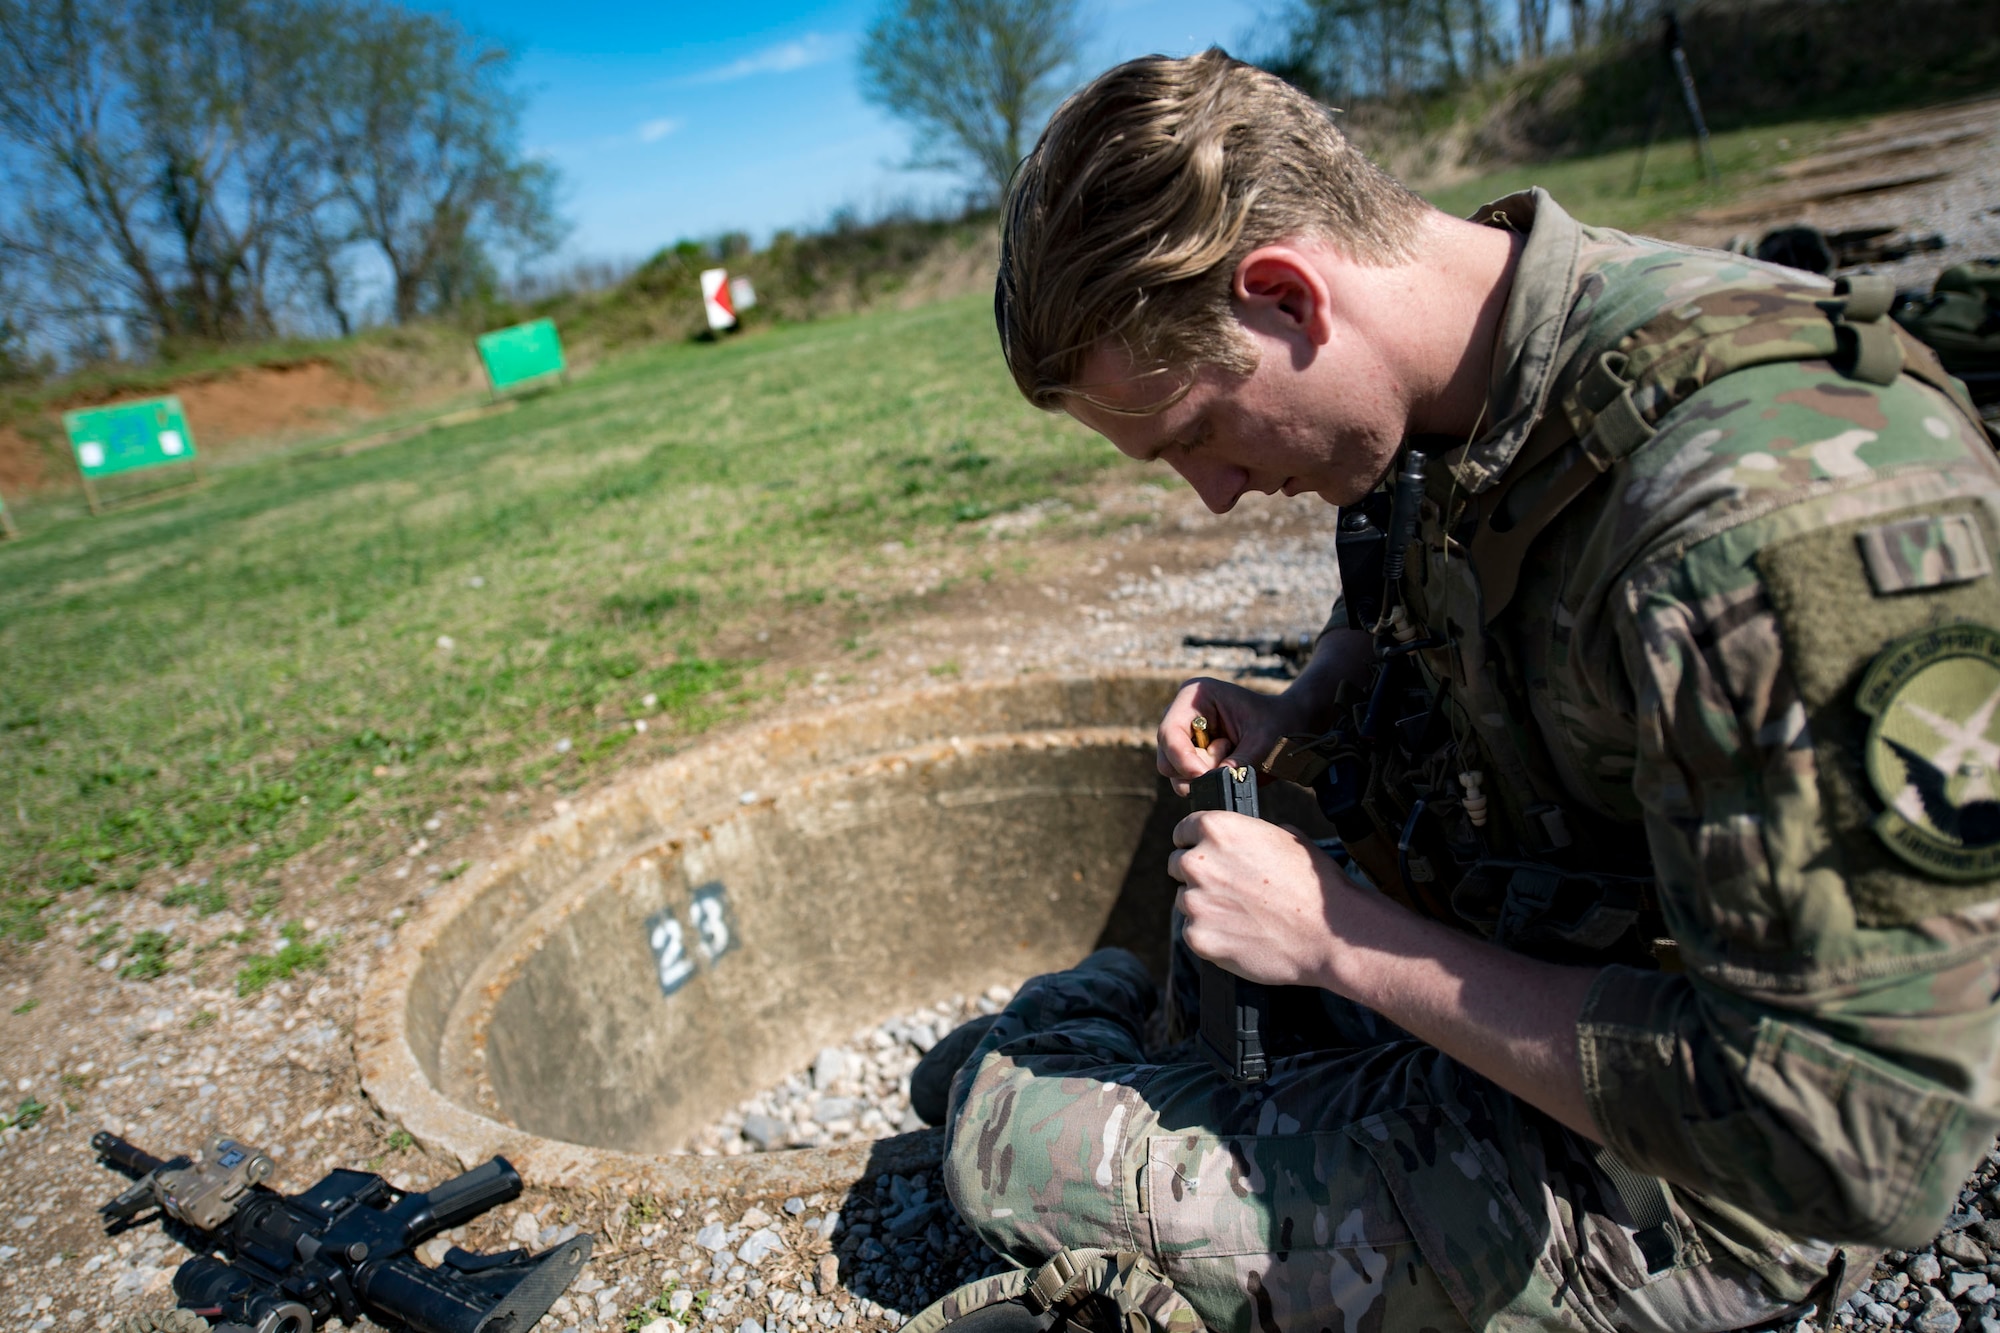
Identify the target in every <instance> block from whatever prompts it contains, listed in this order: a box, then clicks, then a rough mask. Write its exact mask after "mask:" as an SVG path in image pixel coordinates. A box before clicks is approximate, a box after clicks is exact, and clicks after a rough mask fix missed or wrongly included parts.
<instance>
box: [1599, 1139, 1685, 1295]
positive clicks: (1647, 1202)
mask: <svg viewBox="0 0 2000 1333" xmlns="http://www.w3.org/2000/svg"><path fill="white" fill-rule="evenodd" d="M1594 1157H1595V1159H1596V1163H1597V1169H1598V1170H1599V1171H1601V1172H1603V1173H1604V1176H1605V1179H1607V1180H1608V1181H1610V1182H1611V1188H1612V1189H1614V1190H1616V1191H1618V1197H1619V1199H1621V1200H1622V1201H1623V1202H1624V1204H1625V1211H1626V1212H1627V1213H1629V1214H1630V1215H1631V1218H1632V1231H1633V1236H1632V1241H1633V1243H1634V1244H1635V1245H1637V1246H1638V1248H1639V1253H1640V1254H1641V1255H1642V1256H1643V1257H1644V1258H1645V1261H1646V1271H1647V1273H1648V1274H1652V1273H1659V1272H1662V1271H1664V1270H1666V1269H1669V1268H1672V1267H1673V1266H1674V1265H1675V1264H1676V1263H1678V1262H1680V1257H1681V1229H1680V1226H1679V1225H1678V1224H1677V1223H1676V1222H1675V1221H1674V1214H1673V1208H1672V1207H1671V1206H1670V1205H1669V1204H1668V1202H1667V1186H1666V1182H1665V1181H1663V1180H1661V1179H1659V1178H1658V1177H1657V1176H1643V1175H1640V1174H1639V1173H1638V1172H1637V1171H1634V1170H1633V1169H1632V1167H1631V1166H1630V1165H1629V1164H1628V1163H1627V1162H1626V1161H1625V1159H1624V1158H1622V1157H1620V1156H1619V1155H1618V1154H1617V1153H1615V1152H1613V1151H1612V1150H1611V1148H1610V1147H1609V1146H1608V1145H1600V1146H1599V1148H1598V1149H1597V1152H1596V1153H1595V1154H1594Z"/></svg>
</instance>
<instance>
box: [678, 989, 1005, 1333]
mask: <svg viewBox="0 0 2000 1333" xmlns="http://www.w3.org/2000/svg"><path fill="white" fill-rule="evenodd" d="M1013 998H1014V992H1013V990H1012V989H1011V988H1009V987H1006V986H994V987H992V988H991V989H989V990H988V991H987V992H986V993H985V994H984V995H980V996H977V997H976V998H973V999H969V1000H968V999H967V998H966V997H965V996H963V995H955V996H953V997H952V998H950V999H949V1000H941V1001H939V1002H938V1003H937V1004H935V1005H933V1006H931V1007H930V1008H928V1009H917V1010H913V1011H912V1012H910V1013H907V1014H899V1015H897V1016H896V1017H894V1018H891V1019H889V1020H887V1021H886V1022H884V1023H882V1024H881V1025H879V1026H877V1027H872V1028H863V1029H862V1030H861V1031H859V1032H857V1033H855V1034H854V1036H853V1037H852V1038H850V1039H849V1040H848V1041H847V1043H846V1044H845V1045H841V1046H828V1047H825V1048H824V1049H822V1050H821V1051H820V1052H819V1054H818V1055H817V1056H815V1057H814V1059H813V1062H812V1064H811V1065H810V1066H808V1067H807V1068H804V1069H801V1070H798V1071H797V1072H795V1073H793V1074H792V1075H791V1076H790V1077H788V1078H787V1079H785V1081H784V1082H782V1083H780V1084H778V1085H777V1086H775V1087H773V1088H769V1089H767V1090H765V1091H763V1092H760V1093H758V1094H757V1095H756V1096H754V1097H751V1098H749V1099H748V1100H747V1101H744V1102H743V1103H742V1104H740V1105H739V1106H737V1107H736V1108H735V1109H734V1110H732V1111H730V1112H729V1114H727V1115H725V1116H723V1117H722V1118H721V1119H720V1120H718V1121H717V1122H716V1123H715V1124H713V1125H711V1126H709V1127H708V1128H707V1129H705V1130H703V1131H702V1132H701V1133H699V1134H697V1135H696V1136H695V1137H694V1140H693V1141H692V1142H691V1143H690V1144H689V1145H688V1146H689V1147H690V1148H692V1149H693V1150H694V1151H695V1152H697V1153H701V1154H703V1155H704V1156H710V1157H713V1156H723V1157H735V1156H737V1155H739V1154H741V1153H746V1152H775V1151H778V1150H781V1149H785V1148H825V1147H831V1146H833V1145H835V1144H840V1143H854V1142H858V1141H861V1140H867V1139H879V1138H886V1137H888V1136H889V1135H891V1134H903V1133H908V1132H910V1131H912V1130H918V1129H922V1128H924V1123H923V1121H922V1120H920V1119H918V1118H917V1113H916V1112H915V1111H913V1110H911V1109H910V1071H911V1070H913V1069H915V1068H916V1067H917V1061H918V1060H919V1059H921V1058H922V1057H923V1054H924V1052H926V1051H928V1050H930V1048H931V1047H932V1046H935V1045H936V1044H937V1042H938V1039H939V1038H941V1037H943V1036H944V1035H945V1034H946V1033H948V1032H950V1031H951V1030H952V1029H954V1028H956V1027H957V1026H958V1025H959V1024H961V1023H964V1022H966V1021H967V1020H969V1019H972V1018H975V1017H977V1016H979V1015H980V1014H997V1013H999V1012H1000V1010H1001V1008H1002V1006H1004V1005H1005V1004H1006V1003H1007V1001H1009V1000H1011V999H1013ZM767 1333H768V1331H767Z"/></svg>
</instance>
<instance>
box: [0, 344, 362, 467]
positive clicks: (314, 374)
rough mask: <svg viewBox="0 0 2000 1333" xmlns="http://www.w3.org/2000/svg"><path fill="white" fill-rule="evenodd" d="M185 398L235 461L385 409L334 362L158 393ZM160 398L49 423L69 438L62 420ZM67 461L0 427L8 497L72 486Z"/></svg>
mask: <svg viewBox="0 0 2000 1333" xmlns="http://www.w3.org/2000/svg"><path fill="white" fill-rule="evenodd" d="M154 392H157V393H159V394H168V393H171V394H177V395H179V397H180V400H181V406H182V407H183V408H185V409H186V410H187V416H188V423H189V425H190V426H192V427H193V429H194V435H195V441H196V443H197V445H198V446H199V447H200V448H202V449H203V450H204V451H208V452H211V453H223V454H227V453H228V452H230V450H231V446H233V445H236V444H239V443H242V442H245V441H250V440H267V439H270V438H273V437H281V436H286V435H294V434H300V433H303V432H306V431H323V430H325V429H327V428H329V427H331V426H336V425H340V424H344V423H346V422H350V421H353V420H356V419H359V418H365V417H369V416H373V415H375V414H376V413H377V412H379V411H380V410H381V409H382V399H381V394H380V392H379V391H378V390H377V389H376V388H375V386H374V385H372V384H370V383H368V382H367V381H365V380H362V379H357V378H355V377H354V376H352V375H350V374H348V373H346V372H345V371H343V370H342V369H341V368H340V367H338V366H336V365H334V364H333V363H332V362H330V361H318V360H314V361H300V362H296V363H293V364H290V365H269V366H243V367H239V368H237V369H235V370H229V371H223V372H220V373H216V374H210V375H203V376H199V377H194V378H190V379H188V380H185V381H181V382H177V383H173V384H170V385H167V386H166V387H163V388H161V389H159V390H157V391H154ZM143 396H152V395H151V393H148V394H135V393H133V392H130V391H122V392H121V391H111V390H106V391H101V392H97V393H79V394H77V395H75V396H74V397H71V398H66V399H64V400H62V401H61V402H59V403H56V404H54V405H53V406H51V407H50V408H49V410H48V414H47V418H46V420H47V422H48V425H49V428H50V431H51V432H52V438H55V439H57V440H60V439H61V418H60V414H61V413H62V412H65V411H70V410H74V409H76V408H81V407H96V406H99V405H101V404H103V403H107V402H112V401H115V400H117V399H121V398H132V397H143ZM66 474H67V469H65V468H64V467H63V466H62V463H61V461H60V459H59V457H52V456H51V452H50V450H49V448H48V447H47V446H46V445H45V444H43V443H42V442H41V441H39V440H37V439H34V438H33V437H32V436H31V435H30V434H29V433H28V432H24V431H23V430H21V429H20V428H18V427H16V426H0V492H14V493H18V492H21V491H30V490H35V489H38V488H40V487H42V486H47V485H56V484H61V483H63V482H65V481H68V480H71V479H72V477H71V476H70V475H66Z"/></svg>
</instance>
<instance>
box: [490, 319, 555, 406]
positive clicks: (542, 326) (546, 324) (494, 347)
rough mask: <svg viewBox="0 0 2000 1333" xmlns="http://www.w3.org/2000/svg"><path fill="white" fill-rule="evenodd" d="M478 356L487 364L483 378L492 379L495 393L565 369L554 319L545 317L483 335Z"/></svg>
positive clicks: (544, 377)
mask: <svg viewBox="0 0 2000 1333" xmlns="http://www.w3.org/2000/svg"><path fill="white" fill-rule="evenodd" d="M479 359H480V360H481V361H483V362H485V363H486V378H487V379H489V380H491V381H492V383H493V392H495V393H500V392H502V391H504V390H507V389H515V388H519V387H520V386H521V385H523V384H529V383H532V382H534V381H536V380H540V379H546V378H547V377H549V376H551V375H560V374H562V373H563V372H564V371H565V370H566V369H567V367H566V366H565V365H564V364H563V350H562V338H561V337H559V336H558V335H557V333H556V326H555V321H553V320H547V319H537V320H530V321H529V322H528V323H526V324H516V325H515V326H514V327H512V328H510V329H496V330H494V331H493V332H492V333H488V334H484V335H482V336H481V337H480V339H479Z"/></svg>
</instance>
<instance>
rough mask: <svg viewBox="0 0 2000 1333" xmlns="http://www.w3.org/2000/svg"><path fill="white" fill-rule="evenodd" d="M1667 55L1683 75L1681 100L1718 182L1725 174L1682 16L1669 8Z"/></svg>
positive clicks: (1712, 179)
mask: <svg viewBox="0 0 2000 1333" xmlns="http://www.w3.org/2000/svg"><path fill="white" fill-rule="evenodd" d="M1666 29H1667V31H1666V39H1667V59H1668V60H1670V61H1672V62H1673V66H1674V74H1675V75H1676V77H1678V78H1679V79H1680V84H1681V101H1682V102H1683V103H1685V104H1686V106H1687V113H1688V120H1690V121H1691V122H1693V124H1694V138H1695V152H1696V154H1697V155H1698V156H1699V158H1700V160H1701V172H1702V175H1703V176H1705V177H1707V178H1708V183H1709V184H1710V185H1714V184H1715V183H1717V182H1718V181H1719V180H1721V178H1722V173H1721V172H1719V171H1717V170H1716V169H1715V152H1714V150H1713V149H1711V148H1710V147H1709V143H1708V122H1707V121H1706V120H1704V119H1702V115H1701V98H1699V97H1697V96H1696V95H1695V91H1694V71H1693V70H1692V69H1690V68H1689V67H1688V58H1687V52H1686V50H1684V49H1683V48H1682V47H1681V21H1680V17H1679V16H1678V15H1676V14H1675V13H1674V11H1673V10H1671V9H1669V10H1668V11H1667V12H1666Z"/></svg>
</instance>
